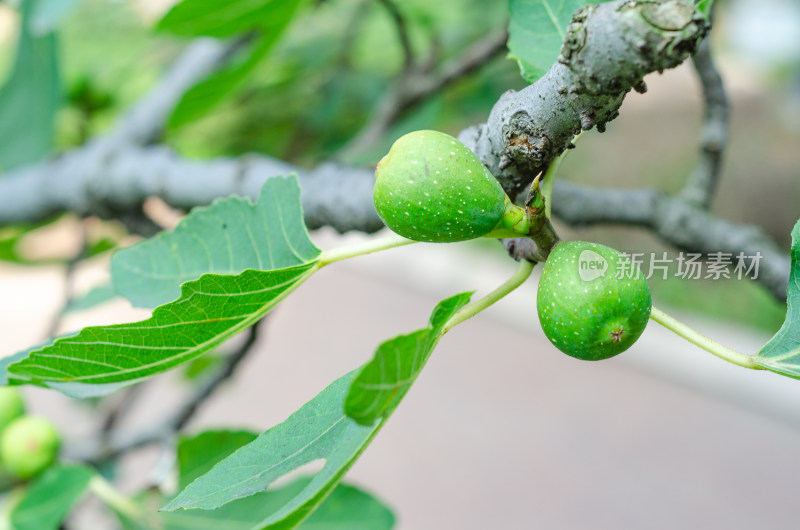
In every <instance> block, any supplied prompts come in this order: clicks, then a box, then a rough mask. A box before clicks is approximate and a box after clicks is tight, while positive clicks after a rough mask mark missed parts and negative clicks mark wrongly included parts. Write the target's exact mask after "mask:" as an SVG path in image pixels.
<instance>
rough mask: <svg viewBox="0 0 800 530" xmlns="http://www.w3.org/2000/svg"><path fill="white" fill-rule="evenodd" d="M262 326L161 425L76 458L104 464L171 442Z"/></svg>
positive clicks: (240, 358)
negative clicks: (134, 451) (133, 452)
mask: <svg viewBox="0 0 800 530" xmlns="http://www.w3.org/2000/svg"><path fill="white" fill-rule="evenodd" d="M263 323H264V319H262V320H261V321H259V322H258V323H257V324H255V325H254V326H251V327H250V328H248V329H247V331H246V332H245V333H244V335H245V339H244V342H243V343H242V344H241V346H239V347H238V348H237V349H236V350H235V351H234V352H233V353H231V354H230V355H228V356H227V357H225V362H224V364H223V366H222V367H221V368H220V369H219V370H218V371H217V372H216V373H215V374H214V375H212V376H211V377H209V378H208V379H207V380H206V381H204V382H202V383H201V384H200V386H199V387H198V388H197V390H195V392H194V393H192V395H191V396H189V398H187V399H186V400H185V401H184V402H183V403H182V404H181V405H180V406H179V407H178V409H177V410H176V411H175V412H174V413H173V414H172V415H171V416H170V417H169V418H167V419H166V420H164V421H163V422H162V423H161V424H160V425H158V426H156V427H154V428H153V429H150V430H147V431H144V432H137V433H135V434H133V435H132V436H130V437H125V438H122V439H121V440H119V441H116V442H114V441H112V442H111V443H110V444H108V445H107V446H106V447H104V448H101V450H100V452H99V454H94V455H80V456H79V455H75V456H77V457H78V458H79V459H80V460H84V461H88V462H90V463H92V464H94V465H98V464H100V463H102V462H105V461H108V460H113V459H116V458H119V457H120V456H122V455H123V454H125V453H127V452H129V451H133V450H135V449H139V448H140V447H144V446H146V445H150V444H153V443H160V442H165V441H168V440H170V439H172V438H173V437H174V436H175V434H176V433H177V432H179V431H180V430H181V429H182V428H183V427H185V426H186V424H187V423H188V422H189V420H191V419H192V417H193V416H194V414H195V413H196V412H197V410H198V409H199V408H200V407H201V406H202V404H203V403H205V401H206V400H207V399H209V398H210V397H211V396H212V395H213V394H214V393H215V392H216V391H217V390H218V389H219V388H220V386H221V385H222V384H223V383H224V382H225V381H227V380H228V379H230V378H231V377H232V376H233V375H234V373H235V372H236V369H237V367H238V366H239V365H240V364H241V362H242V361H243V360H244V359H245V358H246V357H247V355H248V354H249V353H250V352H251V351H253V346H254V345H255V343H256V342H257V340H258V338H259V327H260V326H261V325H263ZM117 421H119V417H118V416H117V417H115V423H116V422H117Z"/></svg>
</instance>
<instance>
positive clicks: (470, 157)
mask: <svg viewBox="0 0 800 530" xmlns="http://www.w3.org/2000/svg"><path fill="white" fill-rule="evenodd" d="M373 199H374V202H375V209H376V210H377V212H378V215H379V216H380V218H381V219H382V220H383V222H384V223H385V224H386V226H388V227H389V228H391V229H392V230H393V231H395V232H396V233H398V234H400V235H401V236H403V237H406V238H408V239H413V240H415V241H428V242H436V243H449V242H455V241H466V240H469V239H475V238H478V237H519V236H521V235H527V234H528V233H529V232H530V230H531V226H532V218H533V216H534V215H535V212H533V211H531V209H529V208H523V207H520V206H517V205H515V204H514V203H513V202H512V201H511V200H510V199H509V198H508V196H507V195H506V193H505V192H504V191H503V188H502V187H501V186H500V183H498V182H497V180H496V179H495V178H494V176H493V175H492V174H491V172H490V171H489V170H488V169H487V168H486V166H484V165H483V164H482V163H481V161H480V160H479V159H478V157H477V156H475V154H474V153H473V152H472V151H470V150H469V149H468V148H467V146H465V145H464V144H462V143H461V142H459V141H458V140H456V139H455V138H453V137H452V136H450V135H447V134H444V133H441V132H438V131H414V132H411V133H408V134H406V135H405V136H402V137H401V138H399V139H398V140H397V141H396V142H395V143H394V145H392V147H391V149H390V150H389V153H388V154H387V155H386V156H384V157H383V159H381V161H380V163H379V164H378V167H377V169H376V171H375V188H374V190H373Z"/></svg>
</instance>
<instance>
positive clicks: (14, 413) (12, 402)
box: [0, 386, 25, 431]
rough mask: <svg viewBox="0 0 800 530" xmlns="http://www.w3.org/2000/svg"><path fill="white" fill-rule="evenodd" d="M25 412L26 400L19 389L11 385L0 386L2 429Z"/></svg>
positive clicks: (0, 419)
mask: <svg viewBox="0 0 800 530" xmlns="http://www.w3.org/2000/svg"><path fill="white" fill-rule="evenodd" d="M23 414H25V402H24V401H23V400H22V396H21V395H20V393H19V390H17V389H16V388H12V387H10V386H3V387H0V431H2V430H3V429H5V428H6V426H7V425H8V424H9V423H11V422H12V421H13V420H15V419H17V418H18V417H20V416H22V415H23Z"/></svg>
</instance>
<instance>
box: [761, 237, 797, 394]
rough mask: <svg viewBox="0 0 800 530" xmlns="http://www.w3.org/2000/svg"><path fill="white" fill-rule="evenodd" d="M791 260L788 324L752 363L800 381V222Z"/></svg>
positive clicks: (787, 295) (762, 349) (787, 297)
mask: <svg viewBox="0 0 800 530" xmlns="http://www.w3.org/2000/svg"><path fill="white" fill-rule="evenodd" d="M791 256H792V269H791V273H790V275H789V288H788V289H787V291H786V320H785V321H784V323H783V326H781V329H779V330H778V332H777V333H776V334H775V336H774V337H772V338H771V339H770V340H769V341H768V342H767V343H766V344H765V345H764V346H763V347H762V348H761V349H760V350H759V352H758V353H757V354H756V355H755V356H753V361H754V362H755V363H756V364H758V365H759V366H762V367H764V368H766V369H767V370H771V371H773V372H775V373H778V374H781V375H785V376H788V377H794V378H797V379H800V221H798V222H797V224H795V225H794V229H792V250H791Z"/></svg>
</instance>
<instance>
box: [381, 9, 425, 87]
mask: <svg viewBox="0 0 800 530" xmlns="http://www.w3.org/2000/svg"><path fill="white" fill-rule="evenodd" d="M378 2H380V3H381V5H382V6H383V7H384V8H385V9H386V11H387V12H388V13H389V16H390V17H391V18H392V22H394V27H395V30H396V31H397V39H398V40H399V41H400V47H401V48H402V49H403V71H406V72H407V71H409V70H410V69H411V67H412V66H413V65H414V63H415V62H416V61H415V60H414V49H413V48H412V47H411V39H410V38H409V35H408V24H406V19H405V18H404V17H403V14H402V13H401V12H400V9H398V7H397V4H395V3H394V0H378Z"/></svg>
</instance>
